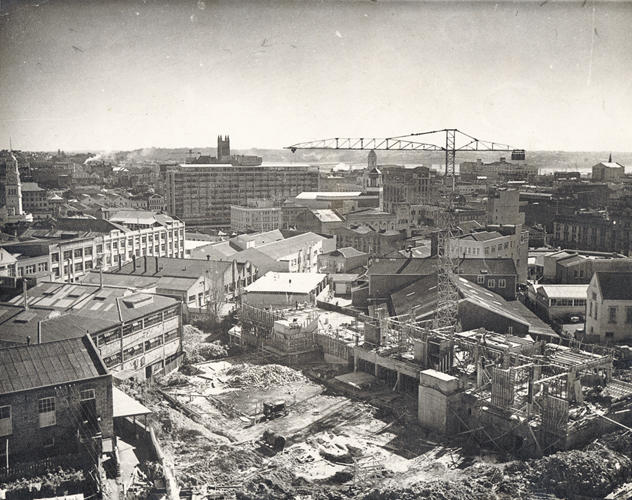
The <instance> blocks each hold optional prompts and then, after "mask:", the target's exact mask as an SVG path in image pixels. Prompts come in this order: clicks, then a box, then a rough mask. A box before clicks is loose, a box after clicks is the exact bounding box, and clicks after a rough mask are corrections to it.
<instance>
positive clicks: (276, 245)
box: [256, 233, 327, 260]
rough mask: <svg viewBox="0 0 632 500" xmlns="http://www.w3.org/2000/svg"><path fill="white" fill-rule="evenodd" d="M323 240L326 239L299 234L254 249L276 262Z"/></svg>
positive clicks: (314, 235) (315, 235)
mask: <svg viewBox="0 0 632 500" xmlns="http://www.w3.org/2000/svg"><path fill="white" fill-rule="evenodd" d="M325 239H327V238H325V237H323V236H319V235H317V234H314V233H305V234H299V235H298V236H292V237H291V238H286V239H285V240H282V241H274V242H272V243H267V244H265V245H261V246H258V247H256V249H257V250H258V251H260V252H261V253H263V254H265V255H267V256H269V257H271V258H273V259H275V260H278V259H281V258H283V257H285V256H287V255H290V254H293V253H296V252H298V251H299V250H302V249H304V248H305V246H307V245H313V244H315V243H318V242H319V241H323V240H325Z"/></svg>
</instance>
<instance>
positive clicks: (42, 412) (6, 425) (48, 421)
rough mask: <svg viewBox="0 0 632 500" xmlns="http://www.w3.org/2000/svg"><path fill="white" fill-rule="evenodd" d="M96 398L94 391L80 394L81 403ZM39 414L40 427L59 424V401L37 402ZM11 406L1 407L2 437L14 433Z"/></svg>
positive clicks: (87, 390) (49, 399) (0, 432)
mask: <svg viewBox="0 0 632 500" xmlns="http://www.w3.org/2000/svg"><path fill="white" fill-rule="evenodd" d="M95 398H96V394H95V390H94V389H86V390H83V391H81V392H80V393H79V400H80V401H89V400H92V399H95ZM37 413H38V414H39V426H40V427H50V426H53V425H56V424H57V401H56V398H55V396H52V397H49V398H41V399H38V401H37ZM12 427H13V426H12V412H11V405H6V406H0V436H9V435H11V434H12V433H13V428H12Z"/></svg>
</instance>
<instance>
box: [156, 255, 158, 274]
mask: <svg viewBox="0 0 632 500" xmlns="http://www.w3.org/2000/svg"><path fill="white" fill-rule="evenodd" d="M156 273H158V256H157V255H156Z"/></svg>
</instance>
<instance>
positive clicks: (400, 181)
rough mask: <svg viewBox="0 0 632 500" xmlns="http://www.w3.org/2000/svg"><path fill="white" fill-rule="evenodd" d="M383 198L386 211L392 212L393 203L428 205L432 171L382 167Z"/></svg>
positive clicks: (420, 168)
mask: <svg viewBox="0 0 632 500" xmlns="http://www.w3.org/2000/svg"><path fill="white" fill-rule="evenodd" d="M380 169H381V172H382V193H383V194H382V196H383V202H382V203H383V208H384V210H385V211H387V212H390V211H391V210H392V206H393V203H410V204H411V205H421V204H426V203H428V202H429V201H430V169H429V168H428V167H415V168H405V167H401V166H388V165H387V166H382V167H380Z"/></svg>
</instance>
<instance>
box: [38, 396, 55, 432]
mask: <svg viewBox="0 0 632 500" xmlns="http://www.w3.org/2000/svg"><path fill="white" fill-rule="evenodd" d="M37 411H38V413H39V426H40V427H50V426H51V425H56V424H57V417H56V414H55V398H54V397H53V398H42V399H40V400H39V401H38V402H37Z"/></svg>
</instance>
